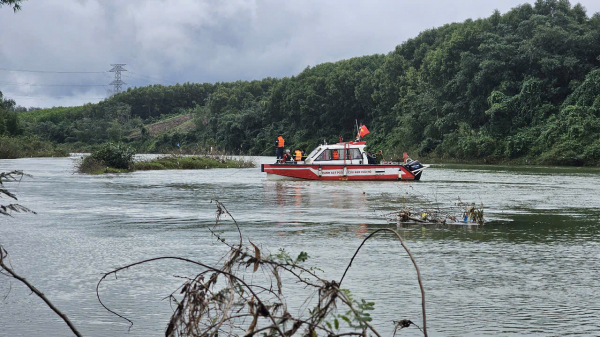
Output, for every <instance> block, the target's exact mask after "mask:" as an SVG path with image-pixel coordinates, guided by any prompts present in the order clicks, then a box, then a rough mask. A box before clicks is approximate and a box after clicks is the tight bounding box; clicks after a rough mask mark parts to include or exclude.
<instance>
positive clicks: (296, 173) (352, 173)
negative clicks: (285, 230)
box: [261, 164, 421, 180]
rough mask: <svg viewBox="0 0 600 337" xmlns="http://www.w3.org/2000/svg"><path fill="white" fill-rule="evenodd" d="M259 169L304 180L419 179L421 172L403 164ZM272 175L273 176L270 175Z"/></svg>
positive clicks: (279, 175)
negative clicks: (411, 169)
mask: <svg viewBox="0 0 600 337" xmlns="http://www.w3.org/2000/svg"><path fill="white" fill-rule="evenodd" d="M261 171H262V172H266V173H267V174H268V177H269V179H273V178H276V179H282V178H283V179H286V178H288V179H304V180H419V179H420V178H421V172H419V173H418V174H416V175H415V174H413V173H412V172H411V171H410V170H409V169H407V168H406V167H404V165H393V164H383V165H345V166H344V165H306V164H262V165H261ZM271 176H273V177H271Z"/></svg>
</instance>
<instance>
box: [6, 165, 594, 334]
mask: <svg viewBox="0 0 600 337" xmlns="http://www.w3.org/2000/svg"><path fill="white" fill-rule="evenodd" d="M259 160H263V161H266V162H268V161H269V160H271V159H270V158H269V159H264V158H263V159H260V158H259ZM11 169H23V170H25V171H26V172H27V173H30V174H33V175H34V178H33V179H26V180H24V181H23V182H22V183H21V184H20V185H18V186H16V185H14V184H12V185H9V186H10V187H11V188H16V192H17V194H18V196H19V202H21V203H22V204H23V205H26V206H28V207H30V208H32V209H34V210H35V211H37V212H38V213H39V214H38V215H18V216H16V217H15V218H14V219H7V218H0V242H1V243H2V244H4V245H5V246H6V248H7V250H8V251H9V252H10V253H11V256H12V262H13V266H15V269H16V270H17V271H18V272H20V273H21V274H22V275H23V276H25V277H26V278H27V279H29V280H31V281H34V283H35V284H36V286H38V287H39V288H40V289H42V291H43V292H44V293H45V294H46V295H47V296H49V297H50V298H51V299H52V300H53V301H54V302H55V304H57V306H58V307H60V308H61V309H64V310H65V311H66V313H67V314H68V315H69V316H70V317H71V318H72V320H73V321H74V322H75V324H76V325H77V326H78V327H79V328H80V329H81V330H82V332H83V333H84V334H85V335H88V336H107V335H111V336H112V335H124V334H126V333H127V329H128V327H127V324H125V323H124V322H123V321H121V320H119V319H117V318H115V317H114V316H112V315H110V314H108V313H106V312H105V311H104V310H103V309H102V308H101V307H100V305H99V304H98V303H97V300H96V298H95V292H94V291H95V285H96V282H97V281H98V279H99V277H100V275H101V273H103V272H106V271H108V270H111V269H112V268H115V267H118V266H121V265H124V264H126V263H129V262H133V261H137V260H141V259H145V258H149V257H156V256H161V255H179V256H184V257H188V258H193V259H197V260H202V261H203V262H208V263H216V262H217V260H218V258H219V257H220V256H221V254H222V253H223V252H224V250H223V248H222V247H221V246H219V245H218V244H217V243H215V242H214V240H213V239H212V238H211V237H210V235H208V232H207V230H206V226H207V225H209V224H212V223H214V220H215V208H214V204H211V200H212V199H218V200H219V201H221V202H223V203H224V204H225V206H226V207H227V209H228V210H229V211H230V212H231V214H233V216H235V218H236V220H237V221H238V222H239V223H240V224H241V226H242V230H243V232H244V234H245V235H246V236H247V237H248V238H249V239H251V240H252V242H254V243H260V244H262V247H263V248H264V249H268V250H270V251H276V250H277V249H278V248H280V247H285V248H286V250H288V251H290V253H291V254H292V255H294V254H297V253H299V252H300V251H307V252H308V253H309V255H310V256H311V259H309V262H310V264H311V265H316V266H320V267H321V268H322V269H324V273H325V277H326V278H329V279H339V277H340V276H341V274H342V273H343V270H344V268H345V267H346V263H347V262H348V261H349V259H350V257H351V256H352V254H353V253H354V250H355V249H356V248H357V246H358V245H359V244H360V242H361V240H362V239H364V238H365V237H366V235H368V233H370V232H372V231H373V230H375V229H378V228H383V227H386V228H394V229H398V230H399V231H400V233H401V234H402V235H403V237H404V238H405V240H406V242H407V244H408V246H409V247H410V249H411V251H412V252H413V254H414V255H415V258H416V259H417V261H418V263H419V264H420V267H421V273H422V275H423V278H424V284H425V288H426V292H427V300H428V319H429V321H428V326H429V329H430V330H431V334H432V335H444V336H464V335H468V336H481V335H499V334H508V333H515V334H520V335H525V334H529V335H539V336H554V335H567V334H582V335H597V334H598V331H600V323H598V322H600V317H599V316H600V292H599V291H598V289H599V287H600V277H599V273H598V263H597V261H598V259H599V258H600V240H599V234H600V211H599V209H598V206H599V205H600V197H599V196H600V184H599V182H600V180H599V179H598V173H599V171H598V170H597V169H585V168H539V167H507V166H486V167H482V166H459V165H435V166H433V167H432V168H430V169H428V170H426V171H425V172H424V175H423V180H422V181H420V182H311V181H269V180H266V178H265V176H264V174H263V173H261V172H260V170H259V169H236V170H233V169H215V170H207V171H155V172H152V171H148V172H135V173H131V174H116V175H103V176H86V175H79V174H73V168H72V159H69V158H41V159H20V160H0V171H6V170H11ZM459 198H460V200H462V201H466V202H477V203H480V202H481V203H483V204H484V206H485V212H486V218H487V219H488V220H489V222H488V223H487V224H486V225H484V226H474V225H454V226H415V225H400V226H398V225H397V224H395V223H388V221H387V220H386V219H385V217H384V216H383V215H384V214H386V213H389V212H393V211H395V210H398V209H399V208H402V207H415V208H418V207H424V206H427V207H439V208H440V209H442V210H444V209H448V210H450V209H451V206H452V205H453V203H455V202H456V201H457V200H458V199H459ZM227 223H228V221H225V223H224V224H223V225H221V227H220V230H222V231H223V232H224V235H225V236H227V235H229V236H231V237H234V235H235V232H233V231H232V230H231V227H230V226H229V225H228V224H227ZM194 272H195V270H194V269H193V268H190V267H188V266H185V265H179V264H168V263H156V264H151V265H146V266H144V267H140V268H132V269H130V270H128V271H126V272H124V273H122V274H120V275H119V278H118V280H110V281H109V282H107V283H106V284H105V285H103V289H101V290H102V294H103V296H104V298H105V299H106V301H107V303H108V304H109V305H111V307H113V308H115V309H117V310H118V311H119V312H121V313H123V314H125V315H127V316H128V317H129V318H131V319H132V320H133V321H134V323H135V325H134V326H133V327H132V328H131V331H130V332H129V334H130V335H132V336H146V335H157V334H161V333H163V331H164V329H165V326H166V323H167V319H168V317H169V315H170V312H171V308H170V307H169V305H168V303H165V302H164V301H161V299H162V298H164V297H165V296H166V295H167V294H168V293H169V292H170V291H172V290H174V289H175V288H176V287H177V286H178V285H179V284H180V283H181V280H180V279H178V278H174V277H173V275H192V274H193V273H194ZM346 282H347V283H346ZM344 286H345V287H348V288H350V289H351V290H352V291H353V293H355V294H356V296H357V297H359V298H360V297H362V298H366V299H371V300H374V301H375V302H376V305H375V312H374V313H373V315H374V317H376V322H375V323H376V324H377V325H379V326H381V327H382V331H383V332H384V333H385V334H386V335H389V334H391V333H392V331H393V326H392V324H391V321H392V320H398V319H403V318H408V319H411V320H412V321H414V322H417V321H419V320H420V319H421V318H420V297H419V293H418V285H417V282H416V276H415V273H414V271H413V269H412V266H411V264H410V261H409V260H408V259H407V257H406V255H405V253H404V252H403V250H402V249H401V247H400V246H399V245H398V243H397V242H396V241H395V240H394V239H393V238H392V237H391V236H389V235H382V236H379V237H376V238H375V239H374V240H373V241H372V242H370V243H368V244H367V245H366V246H365V247H364V251H362V252H361V254H359V256H358V257H357V259H356V260H355V262H354V264H353V268H352V269H351V270H350V272H349V274H348V275H347V278H346V279H345V280H344ZM9 290H10V293H9ZM7 293H9V294H8V296H7V297H6V299H4V296H5V295H6V294H7ZM0 300H1V301H0V308H1V312H2V315H0V326H1V327H2V329H1V330H0V335H6V336H12V335H28V336H64V335H68V334H69V331H68V328H66V327H65V326H64V323H62V322H61V321H60V320H59V319H57V318H56V317H55V316H54V315H52V314H51V313H50V311H49V310H48V309H47V308H46V307H45V306H43V305H42V304H41V303H40V301H39V300H38V299H37V298H35V297H33V296H29V293H28V292H27V291H26V290H25V289H23V287H22V286H20V285H18V284H17V283H15V282H11V281H10V280H9V279H8V278H6V277H0ZM417 332H418V331H416V330H403V331H402V335H404V336H416V335H418V333H417Z"/></svg>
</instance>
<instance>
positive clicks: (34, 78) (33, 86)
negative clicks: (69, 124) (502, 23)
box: [0, 0, 600, 107]
mask: <svg viewBox="0 0 600 337" xmlns="http://www.w3.org/2000/svg"><path fill="white" fill-rule="evenodd" d="M525 2H530V3H533V2H534V1H525V0H497V1H492V0H479V1H476V0H470V1H469V0H437V1H434V0H429V1H428V0H419V1H416V0H410V1H409V0H390V1H387V0H381V1H377V0H368V1H367V0H362V1H355V0H339V1H332V0H329V1H324V0H303V1H300V0H298V1H295V0H290V1H284V0H264V1H263V0H222V1H217V0H168V1H167V0H29V1H26V2H24V3H23V5H22V7H23V9H22V11H20V12H17V13H13V12H12V10H11V9H10V8H8V7H6V6H4V7H2V8H0V91H2V93H3V94H4V96H5V97H9V98H13V99H14V100H15V101H17V104H19V105H22V106H27V107H29V106H41V107H51V106H59V105H62V106H69V105H80V104H82V103H85V102H97V101H99V100H100V99H102V98H104V97H106V96H107V91H108V90H109V89H110V88H111V87H108V86H103V85H106V84H108V83H110V82H111V81H112V80H113V77H114V74H113V73H108V72H106V71H108V70H110V68H111V67H110V64H111V63H126V64H127V65H126V66H125V69H128V70H129V72H126V73H123V81H124V82H126V83H127V84H128V85H127V86H143V85H148V84H152V83H161V84H167V85H168V84H173V83H176V82H180V83H183V82H188V81H189V82H219V81H235V80H240V79H241V80H252V79H261V78H264V77H268V76H271V77H284V76H292V75H296V74H298V73H299V72H300V71H302V69H304V68H306V66H309V65H310V66H314V65H316V64H319V63H323V62H328V61H337V60H341V59H347V58H351V57H355V56H362V55H370V54H376V53H388V52H390V51H392V50H393V49H394V47H395V46H396V45H398V44H401V43H402V42H403V41H406V40H407V39H409V38H412V37H415V36H416V35H418V34H419V32H421V31H423V30H426V29H429V28H433V27H439V26H441V25H444V24H446V23H450V22H462V21H464V20H466V19H468V18H472V19H477V18H483V17H488V16H490V15H491V14H492V13H493V11H494V9H498V10H500V12H501V13H505V12H507V11H508V10H510V9H511V8H513V7H515V6H517V5H519V4H522V3H525ZM579 2H580V3H581V4H582V5H583V6H584V7H585V8H586V9H587V13H588V16H591V15H592V14H593V13H595V12H600V1H598V0H581V1H579ZM571 3H572V4H573V5H575V4H576V3H577V2H576V1H571ZM7 70H13V71H7ZM14 70H35V71H46V72H47V73H43V72H23V71H14ZM80 71H88V72H97V73H89V74H79V73H52V72H80Z"/></svg>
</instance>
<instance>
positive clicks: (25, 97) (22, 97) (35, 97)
mask: <svg viewBox="0 0 600 337" xmlns="http://www.w3.org/2000/svg"><path fill="white" fill-rule="evenodd" d="M12 98H18V99H40V98H41V99H42V100H44V99H45V100H49V99H52V98H75V99H105V98H106V97H80V96H14V95H11V96H10V99H12Z"/></svg>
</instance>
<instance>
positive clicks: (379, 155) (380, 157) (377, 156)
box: [375, 150, 385, 164]
mask: <svg viewBox="0 0 600 337" xmlns="http://www.w3.org/2000/svg"><path fill="white" fill-rule="evenodd" d="M383 161H385V159H383V151H381V150H379V152H377V153H376V154H375V162H377V164H381V162H383Z"/></svg>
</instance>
